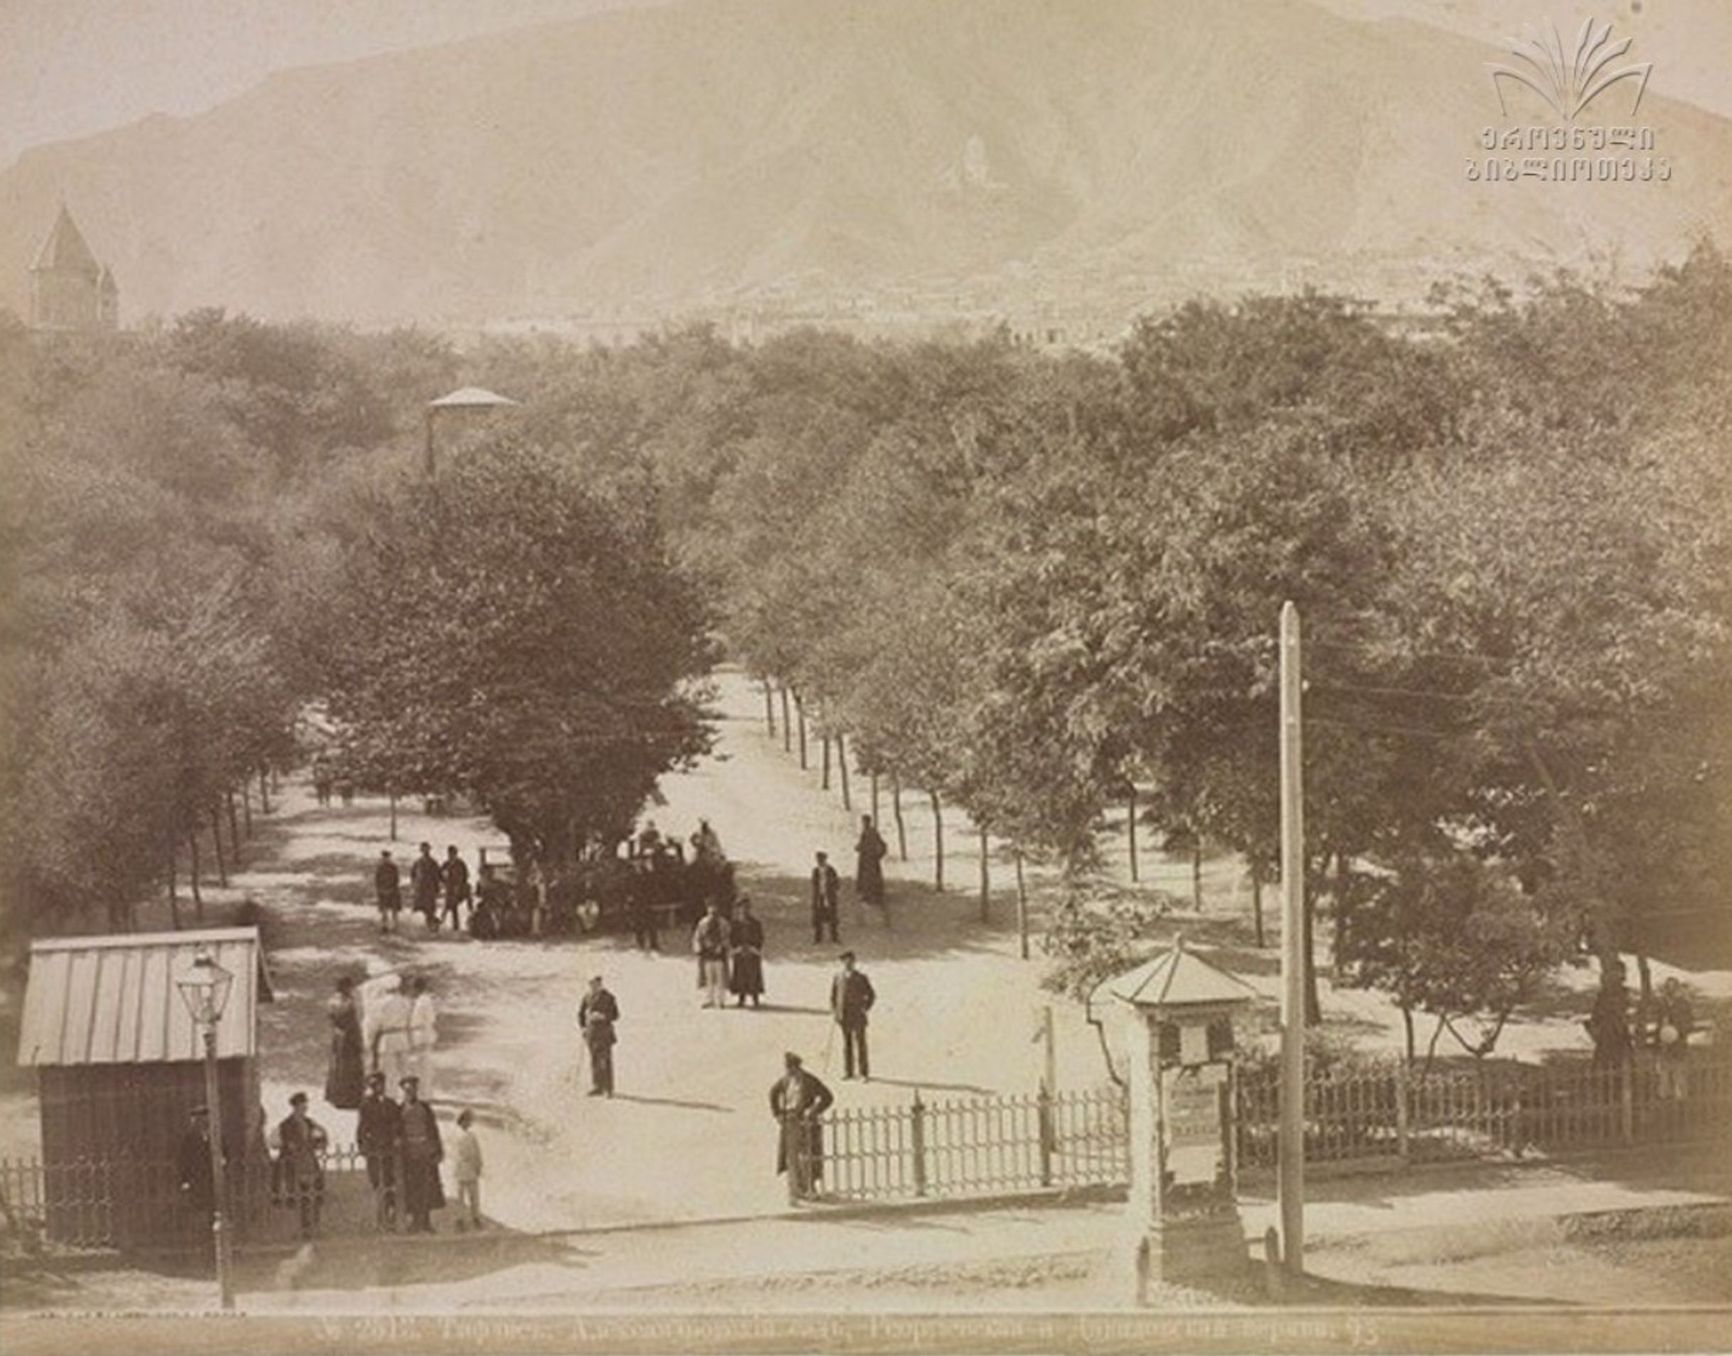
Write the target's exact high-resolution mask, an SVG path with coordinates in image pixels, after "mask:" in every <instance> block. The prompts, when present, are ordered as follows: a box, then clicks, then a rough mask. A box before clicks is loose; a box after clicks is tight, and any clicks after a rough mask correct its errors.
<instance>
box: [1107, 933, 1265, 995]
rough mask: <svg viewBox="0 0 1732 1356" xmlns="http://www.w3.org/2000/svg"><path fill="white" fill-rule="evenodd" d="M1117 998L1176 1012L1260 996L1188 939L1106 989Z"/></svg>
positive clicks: (1177, 940)
mask: <svg viewBox="0 0 1732 1356" xmlns="http://www.w3.org/2000/svg"><path fill="white" fill-rule="evenodd" d="M1104 987H1105V989H1106V991H1107V992H1108V993H1110V994H1111V995H1112V996H1113V997H1114V998H1118V999H1121V1000H1123V1001H1124V1002H1126V1003H1131V1004H1134V1005H1135V1006H1137V1007H1156V1008H1177V1007H1194V1006H1208V1005H1211V1004H1216V1003H1244V1002H1247V1001H1249V1000H1251V999H1254V998H1256V997H1257V996H1258V994H1257V990H1255V989H1253V988H1252V987H1251V986H1250V985H1249V984H1247V983H1245V981H1244V980H1242V979H1240V978H1239V977H1238V976H1237V975H1233V974H1229V973H1227V971H1225V970H1223V969H1221V968H1220V967H1219V966H1214V965H1210V964H1209V962H1208V961H1206V960H1204V959H1203V958H1202V957H1201V956H1199V955H1197V953H1196V952H1194V951H1188V950H1186V948H1185V939H1184V938H1183V937H1176V938H1174V939H1173V949H1172V950H1171V951H1163V952H1162V953H1161V954H1160V955H1158V956H1156V957H1154V958H1153V959H1152V960H1146V961H1144V962H1143V963H1142V964H1141V965H1139V966H1137V968H1136V969H1134V970H1130V971H1127V972H1126V973H1124V974H1122V975H1119V976H1118V977H1117V978H1116V979H1109V980H1107V981H1106V984H1105V985H1104Z"/></svg>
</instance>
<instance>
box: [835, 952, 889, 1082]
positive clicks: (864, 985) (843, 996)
mask: <svg viewBox="0 0 1732 1356" xmlns="http://www.w3.org/2000/svg"><path fill="white" fill-rule="evenodd" d="M877 1000H878V995H877V994H876V993H874V992H873V991H872V981H871V980H869V979H867V978H866V976H865V975H864V974H863V973H862V972H861V971H859V970H856V969H855V968H854V953H853V952H852V951H844V952H843V953H842V969H841V971H840V972H839V973H838V974H837V975H836V977H835V978H834V979H833V980H831V981H830V1011H831V1012H832V1013H833V1014H834V1015H835V1018H836V1025H837V1026H839V1027H841V1028H842V1069H843V1073H842V1077H843V1078H852V1077H854V1060H855V1057H856V1055H858V1057H859V1060H860V1079H861V1081H862V1082H865V1081H868V1080H869V1079H870V1078H871V1076H872V1068H871V1065H870V1064H869V1063H868V1062H867V1059H866V1014H867V1013H868V1012H869V1011H870V1010H871V1008H872V1004H873V1003H875V1002H876V1001H877Z"/></svg>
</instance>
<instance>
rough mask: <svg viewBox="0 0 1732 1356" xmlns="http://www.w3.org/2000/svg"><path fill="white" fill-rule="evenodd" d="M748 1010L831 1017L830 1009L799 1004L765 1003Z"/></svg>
mask: <svg viewBox="0 0 1732 1356" xmlns="http://www.w3.org/2000/svg"><path fill="white" fill-rule="evenodd" d="M748 1010H749V1011H752V1012H797V1013H805V1014H806V1015H808V1016H812V1017H828V1016H829V1015H830V1009H829V1008H814V1007H804V1006H802V1005H801V1004H799V1003H765V1004H762V1005H761V1006H759V1007H756V1008H750V1009H748Z"/></svg>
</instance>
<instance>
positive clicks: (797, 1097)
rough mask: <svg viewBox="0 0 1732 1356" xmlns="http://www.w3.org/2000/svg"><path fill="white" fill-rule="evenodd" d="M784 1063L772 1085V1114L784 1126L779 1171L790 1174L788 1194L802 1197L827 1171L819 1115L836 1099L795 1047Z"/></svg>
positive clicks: (778, 1147)
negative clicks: (795, 1051)
mask: <svg viewBox="0 0 1732 1356" xmlns="http://www.w3.org/2000/svg"><path fill="white" fill-rule="evenodd" d="M782 1066H783V1069H784V1070H785V1072H784V1073H783V1075H782V1077H780V1078H778V1079H777V1080H776V1081H775V1083H774V1084H773V1085H772V1086H771V1088H770V1114H771V1115H772V1116H774V1117H775V1118H776V1120H777V1122H778V1124H779V1125H780V1126H781V1135H780V1137H779V1139H778V1140H777V1144H776V1171H777V1172H778V1173H782V1172H785V1173H788V1174H789V1181H788V1194H789V1196H790V1197H791V1198H792V1199H794V1200H803V1199H805V1198H806V1197H807V1196H810V1195H811V1194H812V1191H813V1188H814V1187H815V1186H816V1185H817V1182H818V1179H819V1178H821V1177H822V1176H823V1175H824V1129H823V1126H821V1125H820V1124H819V1122H818V1118H819V1117H820V1116H822V1115H823V1114H824V1113H825V1112H826V1111H828V1110H829V1109H830V1104H831V1103H832V1102H834V1101H835V1100H836V1099H835V1097H834V1096H833V1095H832V1094H831V1092H830V1089H829V1088H827V1087H825V1086H824V1085H823V1083H822V1082H820V1081H819V1080H818V1079H817V1078H816V1077H815V1076H814V1075H812V1074H809V1073H807V1072H806V1070H805V1069H804V1068H803V1067H802V1066H801V1062H800V1057H799V1056H798V1055H796V1054H795V1053H794V1052H793V1051H792V1050H790V1051H788V1052H787V1053H786V1054H784V1055H783V1056H782Z"/></svg>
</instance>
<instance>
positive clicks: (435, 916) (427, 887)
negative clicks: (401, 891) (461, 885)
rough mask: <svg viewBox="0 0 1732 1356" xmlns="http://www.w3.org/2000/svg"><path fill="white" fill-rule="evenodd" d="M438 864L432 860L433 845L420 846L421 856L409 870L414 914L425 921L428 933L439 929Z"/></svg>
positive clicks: (439, 879) (439, 880)
mask: <svg viewBox="0 0 1732 1356" xmlns="http://www.w3.org/2000/svg"><path fill="white" fill-rule="evenodd" d="M440 884H441V877H440V874H439V863H438V862H436V861H434V860H433V845H432V844H431V843H423V844H421V854H420V856H418V857H416V858H415V864H414V865H413V866H411V867H410V868H409V889H410V891H411V892H412V893H413V894H414V896H415V912H416V913H418V914H420V915H421V917H422V918H423V919H424V920H426V923H427V928H428V930H429V931H435V930H437V929H438V927H439V886H440Z"/></svg>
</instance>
